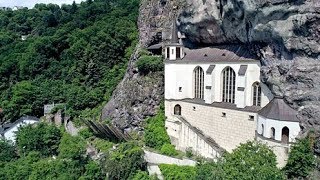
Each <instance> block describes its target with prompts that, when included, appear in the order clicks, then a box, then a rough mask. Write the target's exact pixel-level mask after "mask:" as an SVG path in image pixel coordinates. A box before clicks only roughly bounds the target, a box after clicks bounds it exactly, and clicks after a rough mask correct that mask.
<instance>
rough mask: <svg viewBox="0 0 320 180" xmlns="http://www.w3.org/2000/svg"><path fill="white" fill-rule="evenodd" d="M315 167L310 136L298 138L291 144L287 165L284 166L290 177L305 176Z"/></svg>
mask: <svg viewBox="0 0 320 180" xmlns="http://www.w3.org/2000/svg"><path fill="white" fill-rule="evenodd" d="M314 168H315V157H314V154H313V150H312V143H311V140H310V139H309V138H304V139H300V140H297V142H296V143H294V144H293V145H292V146H291V150H290V153H289V158H288V161H287V165H286V166H285V167H284V171H285V173H286V174H287V175H288V177H289V178H304V177H307V176H308V175H309V174H310V172H311V171H312V170H313V169H314Z"/></svg>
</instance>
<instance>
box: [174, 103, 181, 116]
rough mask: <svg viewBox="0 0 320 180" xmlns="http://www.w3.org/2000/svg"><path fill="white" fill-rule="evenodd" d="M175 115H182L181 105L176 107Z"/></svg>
mask: <svg viewBox="0 0 320 180" xmlns="http://www.w3.org/2000/svg"><path fill="white" fill-rule="evenodd" d="M174 114H175V115H181V106H180V105H179V104H177V105H175V106H174Z"/></svg>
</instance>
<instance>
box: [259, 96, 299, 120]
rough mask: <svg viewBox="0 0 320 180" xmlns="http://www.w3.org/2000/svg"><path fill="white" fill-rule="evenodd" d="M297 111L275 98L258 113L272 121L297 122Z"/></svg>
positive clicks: (280, 99)
mask: <svg viewBox="0 0 320 180" xmlns="http://www.w3.org/2000/svg"><path fill="white" fill-rule="evenodd" d="M297 114H298V111H296V110H294V109H293V108H291V107H290V106H289V105H288V104H287V103H285V102H284V100H283V99H282V98H278V97H275V98H274V99H273V100H272V101H270V102H269V104H267V105H266V106H265V107H264V108H262V109H261V110H260V111H259V115H261V116H263V117H265V118H268V119H274V120H280V121H294V122H299V119H298V118H297Z"/></svg>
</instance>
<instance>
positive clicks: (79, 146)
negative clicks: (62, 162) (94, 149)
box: [59, 133, 86, 160]
mask: <svg viewBox="0 0 320 180" xmlns="http://www.w3.org/2000/svg"><path fill="white" fill-rule="evenodd" d="M85 151H86V142H85V141H84V140H83V139H82V138H81V137H80V136H71V135H70V134H68V133H64V135H63V137H62V139H61V143H60V145H59V157H60V158H66V159H73V160H81V159H82V157H83V155H84V153H85Z"/></svg>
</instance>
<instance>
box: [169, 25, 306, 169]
mask: <svg viewBox="0 0 320 180" xmlns="http://www.w3.org/2000/svg"><path fill="white" fill-rule="evenodd" d="M176 32H177V31H176V27H175V24H174V26H173V33H172V37H171V42H170V43H169V44H167V45H165V47H164V56H165V60H164V63H165V115H166V118H167V119H166V128H167V132H168V134H169V136H170V138H171V141H172V143H173V144H174V145H175V146H176V148H177V149H179V150H182V151H185V150H187V149H190V150H192V151H193V152H195V153H197V154H199V155H201V156H204V157H208V158H215V157H217V156H219V155H220V154H221V152H223V151H229V152H230V151H232V150H233V149H235V148H236V147H237V146H239V145H240V143H245V142H247V141H250V140H258V141H261V142H263V143H267V144H268V145H269V146H270V147H271V148H272V149H273V150H274V152H275V154H276V155H277V157H278V164H279V166H283V165H284V164H285V161H286V157H287V154H288V149H289V146H290V143H292V142H294V141H295V138H296V136H297V135H298V133H299V132H300V126H299V121H298V120H297V118H296V115H297V111H295V110H293V109H291V108H290V107H289V106H288V105H287V104H285V102H284V101H283V99H281V98H278V97H274V96H273V94H272V93H271V91H270V90H269V89H268V87H267V86H266V85H265V84H263V83H262V82H261V81H260V67H261V64H260V61H259V59H258V58H257V57H255V56H253V55H251V54H249V51H248V50H247V49H246V48H245V47H243V46H238V45H231V46H217V47H206V48H199V49H188V48H185V47H184V46H183V45H182V43H181V42H180V41H179V39H178V35H177V33H176Z"/></svg>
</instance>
